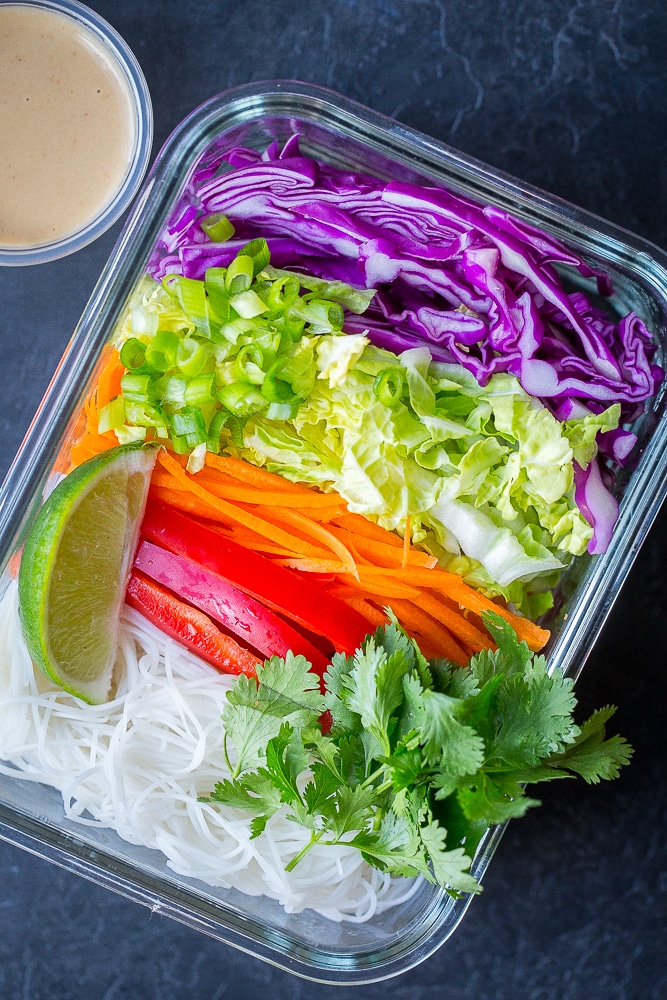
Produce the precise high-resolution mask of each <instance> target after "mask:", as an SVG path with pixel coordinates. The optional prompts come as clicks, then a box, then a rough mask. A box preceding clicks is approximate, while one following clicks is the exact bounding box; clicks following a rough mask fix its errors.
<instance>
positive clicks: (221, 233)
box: [199, 212, 234, 243]
mask: <svg viewBox="0 0 667 1000" xmlns="http://www.w3.org/2000/svg"><path fill="white" fill-rule="evenodd" d="M199 225H200V226H201V227H202V229H203V230H204V232H205V233H206V235H207V236H208V238H209V239H210V240H213V242H214V243H224V242H225V240H228V239H229V238H230V237H231V236H233V235H234V227H233V225H232V224H231V222H230V221H229V219H228V218H227V216H226V215H223V214H222V212H214V213H213V215H207V216H206V218H205V219H202V220H201V222H200V223H199Z"/></svg>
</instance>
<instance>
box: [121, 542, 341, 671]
mask: <svg viewBox="0 0 667 1000" xmlns="http://www.w3.org/2000/svg"><path fill="white" fill-rule="evenodd" d="M134 568H135V569H140V570H142V572H143V573H145V574H146V576H150V578H151V579H152V580H156V581H157V582H158V583H162V584H164V586H165V587H169V589H170V590H173V592H174V593H175V594H177V595H178V596H179V597H182V598H183V600H184V601H187V602H188V604H193V605H194V606H195V607H196V608H199V610H200V611H204V612H205V613H206V614H207V615H209V616H210V617H211V618H213V620H214V621H217V622H219V623H220V624H221V625H223V626H224V627H225V629H226V630H227V631H228V632H233V633H234V634H235V635H237V636H238V637H239V638H240V639H241V640H245V641H246V642H247V643H248V645H249V646H252V647H253V648H254V649H256V650H257V652H259V653H262V654H263V655H264V656H285V654H286V653H287V651H288V650H290V649H291V650H292V652H293V653H296V654H299V653H301V654H302V655H303V656H305V657H306V659H307V660H309V661H310V663H311V664H312V665H313V667H314V668H315V670H316V671H317V672H318V673H321V674H323V673H324V672H325V671H326V669H327V666H328V664H329V661H328V660H327V658H326V656H324V655H323V654H322V653H321V652H320V651H319V649H316V648H315V646H313V644H312V643H310V642H309V641H308V639H306V638H305V636H302V635H301V633H299V632H297V631H296V629H295V628H292V626H291V625H288V624H287V622H284V621H283V620H282V619H281V618H279V617H278V616H277V615H276V614H274V613H273V611H269V609H268V608H265V607H264V605H263V604H260V603H259V601H255V600H254V599H253V598H252V597H248V595H247V594H244V593H243V592H242V591H241V590H238V589H237V588H236V587H232V585H231V584H229V583H227V582H226V580H223V579H222V578H221V577H219V576H218V575H217V574H215V573H212V572H211V571H210V570H208V569H206V568H205V567H204V566H200V565H199V564H198V563H194V562H192V561H191V560H190V559H184V558H183V557H182V556H177V555H174V553H173V552H167V550H166V549H162V548H160V547H159V546H158V545H153V543H152V542H141V544H140V546H139V548H138V550H137V554H136V556H135V557H134Z"/></svg>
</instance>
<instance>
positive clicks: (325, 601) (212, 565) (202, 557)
mask: <svg viewBox="0 0 667 1000" xmlns="http://www.w3.org/2000/svg"><path fill="white" fill-rule="evenodd" d="M141 533H142V535H143V536H144V538H146V539H148V540H149V541H151V542H155V544H156V545H159V546H160V547H161V548H164V549H168V550H169V551H170V552H173V553H175V554H176V555H179V556H184V557H185V558H186V559H191V560H192V561H193V562H196V563H199V565H200V566H205V567H206V568H207V569H209V570H211V572H213V573H215V574H216V575H217V576H220V577H222V579H223V580H226V581H227V582H228V583H231V584H232V586H234V587H238V588H239V590H242V591H243V592H244V594H249V595H250V596H251V597H254V598H255V599H256V600H258V601H261V602H262V604H265V605H267V606H268V607H269V608H271V609H272V610H273V611H278V612H279V613H281V614H284V615H286V616H287V617H288V618H291V619H292V620H293V621H295V622H298V623H299V624H300V625H302V626H303V627H304V628H306V629H308V630H309V631H310V632H314V633H315V635H321V636H324V637H325V638H326V639H328V640H329V642H331V644H332V645H333V646H334V648H335V649H337V650H339V651H342V652H344V653H347V654H348V655H351V654H352V653H354V651H355V650H356V649H358V647H359V646H360V645H361V643H362V642H363V640H364V638H365V637H366V635H367V633H368V631H369V630H368V622H367V621H366V619H365V618H364V617H363V616H362V615H360V614H359V612H358V611H355V610H354V608H350V607H348V605H347V604H344V603H343V602H342V601H340V600H339V599H338V598H337V597H332V596H331V595H330V594H328V593H327V591H326V590H324V589H323V588H322V587H318V586H317V584H315V583H313V582H312V581H311V580H310V579H307V578H305V577H304V576H302V575H301V574H300V573H297V572H296V571H294V570H290V569H285V568H284V567H282V566H276V565H275V564H274V563H273V562H271V560H270V559H267V558H266V557H265V556H262V555H260V554H259V553H258V552H251V551H250V549H245V548H243V546H241V545H237V544H236V542H233V541H232V540H231V539H229V538H225V537H224V536H223V535H221V534H220V533H219V532H218V531H215V530H214V529H213V528H209V527H207V526H206V525H203V524H199V523H198V522H197V521H194V520H193V519H192V518H190V517H188V516H187V515H186V514H182V513H180V511H176V510H174V509H173V508H170V507H167V506H165V505H164V504H161V503H158V502H156V501H155V500H149V502H148V505H147V507H146V515H145V517H144V521H143V524H142V527H141Z"/></svg>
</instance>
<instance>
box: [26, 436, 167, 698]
mask: <svg viewBox="0 0 667 1000" xmlns="http://www.w3.org/2000/svg"><path fill="white" fill-rule="evenodd" d="M156 454H157V452H156V449H155V447H153V446H146V445H143V444H141V443H138V442H133V443H131V444H127V445H122V446H119V447H117V448H112V449H110V450H109V451H105V452H102V454H100V455H96V456H95V457H94V458H91V459H89V460H88V461H87V462H84V463H83V464H82V465H80V466H78V468H76V469H75V470H74V471H73V472H71V473H70V474H69V475H68V476H66V477H65V479H63V480H61V482H60V483H59V484H58V485H57V486H56V488H55V489H54V490H53V492H52V493H51V495H50V496H49V497H48V499H47V500H46V502H45V503H44V505H43V506H42V507H41V508H40V510H39V512H38V514H37V517H36V519H35V522H34V524H33V526H32V528H31V530H30V533H29V535H28V538H27V540H26V543H25V546H24V548H23V554H22V556H21V568H20V571H19V615H20V620H21V629H22V632H23V637H24V639H25V643H26V646H27V647H28V651H29V653H30V655H31V657H32V659H33V661H34V662H35V664H36V665H37V666H38V667H39V668H40V669H41V670H43V671H44V673H45V674H46V675H47V676H48V677H50V678H51V680H52V681H55V683H56V684H58V685H59V686H60V687H62V688H64V689H65V691H69V692H70V694H73V695H76V697H78V698H81V699H83V700H84V701H87V702H89V703H90V704H93V705H95V704H99V703H101V702H103V701H105V700H106V699H107V698H108V695H109V689H110V687H111V679H112V674H113V666H114V661H115V658H116V647H117V642H118V623H119V618H120V609H121V606H122V603H123V599H124V596H125V588H126V587H127V581H128V577H129V573H130V569H131V566H132V559H133V556H134V551H135V548H136V545H137V541H138V538H139V529H140V527H141V521H142V518H143V514H144V508H145V505H146V495H147V492H148V486H149V483H150V476H151V472H152V469H153V465H154V464H155V457H156Z"/></svg>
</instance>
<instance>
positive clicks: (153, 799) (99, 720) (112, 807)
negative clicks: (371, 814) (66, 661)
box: [0, 581, 418, 922]
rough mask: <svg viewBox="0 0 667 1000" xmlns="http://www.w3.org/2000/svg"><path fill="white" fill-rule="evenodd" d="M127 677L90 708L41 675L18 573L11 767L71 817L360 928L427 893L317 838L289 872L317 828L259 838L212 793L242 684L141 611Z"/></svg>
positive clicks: (6, 647)
mask: <svg viewBox="0 0 667 1000" xmlns="http://www.w3.org/2000/svg"><path fill="white" fill-rule="evenodd" d="M116 677H117V691H116V696H115V698H114V699H113V700H112V701H110V702H108V703H107V704H105V705H101V706H90V705H86V704H84V703H83V702H80V701H79V700H78V699H76V698H73V697H71V696H70V695H68V694H66V693H65V692H63V691H61V690H60V689H59V688H57V687H55V686H54V685H52V684H51V682H50V681H49V680H48V679H47V678H45V677H43V676H42V674H41V673H40V671H38V670H35V669H34V667H33V664H32V662H31V660H30V657H29V655H28V652H27V650H26V648H25V645H24V643H23V639H22V636H21V631H20V626H19V621H18V598H17V586H16V583H15V582H14V581H11V582H10V583H9V584H8V586H7V589H6V591H5V593H4V595H3V597H2V600H1V601H0V772H1V773H5V774H9V775H11V776H13V777H17V773H18V772H20V777H22V778H24V779H26V780H29V781H37V782H42V783H44V784H47V785H51V786H53V787H54V788H56V789H58V790H59V791H60V792H61V794H62V797H63V802H64V808H65V815H66V816H67V818H68V819H70V820H73V821H75V822H76V823H80V824H85V825H88V826H98V827H100V826H101V827H110V828H112V829H114V830H115V831H116V832H117V833H118V834H119V835H120V837H122V838H123V839H124V840H126V841H128V842H130V843H132V844H138V845H142V846H144V847H149V848H157V849H158V850H159V851H161V852H162V853H163V854H164V855H165V857H166V859H167V865H168V866H169V868H171V869H172V870H173V871H174V872H177V873H178V874H180V875H184V876H187V877H189V878H196V879H200V880H202V881H203V882H205V883H207V884H208V885H210V886H221V887H224V888H229V887H234V888H235V889H238V890H240V891H241V892H244V893H248V894H250V895H253V896H258V895H265V896H269V897H271V898H272V899H275V900H278V902H279V903H280V904H281V905H282V906H283V907H284V908H285V910H286V911H287V912H288V913H298V912H300V911H301V910H304V909H306V908H310V909H313V910H315V911H317V912H318V913H320V914H322V915H323V916H326V917H328V918H329V919H331V920H336V921H340V920H351V921H357V922H361V921H364V920H368V919H370V918H371V917H373V916H374V914H376V913H380V912H382V911H383V910H386V909H388V908H389V907H391V906H396V905H397V904H399V903H401V902H404V901H405V900H406V899H408V898H409V897H410V896H411V895H412V894H413V893H414V892H415V890H416V888H417V885H418V881H417V880H405V879H393V878H390V877H389V876H387V875H384V874H382V873H381V872H378V871H377V870H376V869H374V868H372V867H371V866H370V865H368V864H367V863H366V862H364V861H363V859H362V858H361V855H360V854H359V852H358V851H357V850H356V849H354V848H351V847H345V846H339V847H326V846H321V845H316V846H315V847H313V848H312V849H311V850H310V851H309V853H308V854H306V855H305V856H304V858H303V859H302V860H301V861H300V862H299V864H298V865H297V866H296V868H295V869H294V871H292V872H286V871H285V865H286V864H287V863H288V862H289V861H290V860H291V859H292V858H293V857H294V856H295V855H296V854H297V853H298V852H299V851H300V850H301V848H302V847H303V846H304V845H305V844H306V843H307V842H308V840H309V836H310V835H309V832H308V831H307V830H305V829H303V828H302V827H300V826H298V825H297V824H295V823H293V822H290V821H289V820H287V819H285V816H284V814H282V813H278V814H276V815H275V816H273V817H272V818H271V820H270V821H269V823H268V824H267V827H266V830H265V831H264V833H262V834H261V835H260V836H259V837H257V838H255V839H254V840H252V839H251V837H250V821H251V816H250V815H249V814H247V813H245V812H243V811H241V810H237V809H230V808H228V807H226V806H223V805H222V804H219V803H206V802H201V801H199V797H200V796H205V795H208V794H209V793H210V792H211V791H212V789H213V787H214V785H215V783H216V781H219V780H221V779H222V778H225V777H228V776H229V771H228V769H227V765H226V763H225V758H224V754H223V737H224V730H223V728H222V723H221V719H220V715H221V713H222V709H223V706H224V703H225V698H226V693H227V690H228V689H229V687H230V684H231V681H232V678H230V677H229V676H225V675H223V674H219V673H218V672H217V671H215V670H213V669H212V668H211V667H210V666H208V665H207V664H205V663H203V662H202V661H201V660H199V659H198V658H197V657H195V656H193V655H192V654H190V653H189V652H188V651H187V650H185V649H184V648H183V647H182V646H180V645H179V644H178V643H175V642H172V641H171V640H170V639H169V638H167V637H165V636H164V635H163V634H162V633H161V632H159V631H158V630H157V629H155V628H154V627H153V626H152V625H150V624H149V623H147V622H146V621H145V619H144V618H142V616H141V615H139V614H137V613H136V612H134V611H132V610H130V609H128V608H125V609H124V613H123V619H122V622H121V632H120V643H119V653H118V660H117V663H116ZM1 761H5V764H2V763H1ZM17 769H18V772H17Z"/></svg>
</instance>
